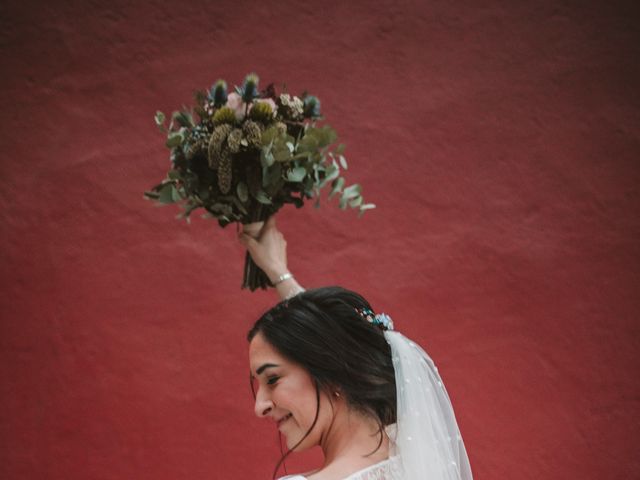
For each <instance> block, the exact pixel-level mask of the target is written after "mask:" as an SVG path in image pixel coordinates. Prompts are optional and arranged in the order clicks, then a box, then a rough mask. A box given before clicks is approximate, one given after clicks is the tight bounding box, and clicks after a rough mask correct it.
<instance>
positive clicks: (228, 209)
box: [145, 74, 375, 290]
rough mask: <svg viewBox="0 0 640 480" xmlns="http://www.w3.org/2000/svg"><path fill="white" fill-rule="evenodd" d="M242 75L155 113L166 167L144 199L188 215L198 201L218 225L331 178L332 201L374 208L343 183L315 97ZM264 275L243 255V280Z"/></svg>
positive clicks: (262, 279) (299, 198) (250, 218)
mask: <svg viewBox="0 0 640 480" xmlns="http://www.w3.org/2000/svg"><path fill="white" fill-rule="evenodd" d="M258 84H259V79H258V76H257V75H255V74H249V75H247V77H246V78H245V80H244V82H243V84H242V86H241V87H236V88H235V91H234V92H232V93H228V91H227V84H226V82H224V81H223V80H218V81H217V82H216V83H215V84H214V85H213V86H212V87H211V89H210V90H209V91H207V92H196V95H195V98H196V105H195V107H193V108H192V109H189V110H187V109H185V110H181V111H176V112H174V113H173V115H172V116H171V119H170V121H169V125H168V126H167V125H166V117H165V115H164V114H163V113H162V112H157V113H156V118H155V120H156V124H157V125H158V127H159V128H160V130H161V131H162V132H163V133H165V134H166V135H167V140H166V146H167V147H168V148H169V150H170V151H171V154H170V158H171V168H170V169H169V172H168V173H167V177H166V178H165V179H164V180H163V181H162V182H161V183H160V184H158V185H156V186H155V187H153V188H152V189H151V190H150V191H148V192H145V196H146V197H147V198H150V199H153V200H156V201H158V202H160V203H163V204H166V203H180V204H182V206H183V208H184V211H183V212H182V213H181V214H180V215H178V216H179V217H180V218H185V219H187V220H188V219H189V215H190V214H191V213H192V212H193V211H194V210H196V209H198V208H203V209H204V210H206V216H210V217H213V218H216V219H217V220H218V223H219V224H220V226H222V227H225V226H227V225H228V224H230V223H233V222H238V223H241V224H243V225H249V224H253V223H256V222H264V221H265V220H266V219H267V218H269V217H270V216H271V215H273V214H275V213H276V212H277V211H278V210H279V209H280V208H281V207H282V206H283V205H285V204H287V203H291V204H293V205H295V206H296V207H298V208H299V207H302V206H303V205H304V201H305V199H312V198H315V201H316V206H319V202H320V190H321V189H322V188H323V187H325V186H328V185H330V187H331V191H330V193H329V198H331V197H332V196H334V195H339V196H340V200H339V207H340V208H341V209H346V208H347V207H350V208H354V209H357V210H359V212H360V214H362V213H364V212H365V211H366V210H368V209H371V208H374V207H375V206H374V205H373V204H367V203H364V201H363V198H362V195H361V191H362V189H361V187H360V185H357V184H354V185H351V186H345V179H344V177H342V176H341V169H344V170H346V169H347V162H346V159H345V157H344V155H343V152H344V145H336V142H337V135H336V132H335V131H334V130H333V129H332V128H331V127H330V126H329V125H327V124H324V125H322V126H320V125H318V122H319V121H320V120H322V117H321V116H320V100H318V98H316V97H315V96H313V95H308V94H306V93H305V94H303V95H301V96H300V97H297V96H292V95H290V94H288V93H281V94H277V93H276V90H275V88H274V86H273V84H271V85H269V86H268V87H267V88H266V89H264V90H263V91H260V90H259V89H258ZM269 285H270V281H269V279H268V278H267V277H266V275H265V274H264V272H262V271H261V270H260V269H259V268H258V267H257V266H256V265H255V264H254V263H253V262H252V260H251V258H250V257H249V256H248V255H247V258H246V262H245V273H244V280H243V284H242V287H243V288H245V287H248V288H250V289H251V290H255V289H256V288H258V287H261V288H266V287H267V286H269Z"/></svg>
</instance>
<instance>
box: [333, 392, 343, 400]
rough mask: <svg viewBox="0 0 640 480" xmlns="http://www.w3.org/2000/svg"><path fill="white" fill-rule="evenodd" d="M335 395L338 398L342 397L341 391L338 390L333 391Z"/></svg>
mask: <svg viewBox="0 0 640 480" xmlns="http://www.w3.org/2000/svg"><path fill="white" fill-rule="evenodd" d="M333 396H334V397H336V400H339V399H340V397H341V395H340V392H338V391H337V390H336V391H335V392H333Z"/></svg>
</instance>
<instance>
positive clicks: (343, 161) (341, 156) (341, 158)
mask: <svg viewBox="0 0 640 480" xmlns="http://www.w3.org/2000/svg"><path fill="white" fill-rule="evenodd" d="M338 160H340V166H341V167H342V168H344V169H345V170H347V169H348V168H349V167H348V166H347V159H346V158H344V156H343V155H338Z"/></svg>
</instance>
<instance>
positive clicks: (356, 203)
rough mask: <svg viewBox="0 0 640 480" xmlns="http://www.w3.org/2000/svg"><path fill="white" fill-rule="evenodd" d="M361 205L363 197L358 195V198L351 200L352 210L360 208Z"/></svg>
mask: <svg viewBox="0 0 640 480" xmlns="http://www.w3.org/2000/svg"><path fill="white" fill-rule="evenodd" d="M360 205H362V195H358V196H357V197H355V198H352V199H351V200H349V206H350V207H351V208H356V207H359V206H360Z"/></svg>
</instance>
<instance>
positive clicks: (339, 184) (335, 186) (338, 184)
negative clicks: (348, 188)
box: [329, 177, 344, 198]
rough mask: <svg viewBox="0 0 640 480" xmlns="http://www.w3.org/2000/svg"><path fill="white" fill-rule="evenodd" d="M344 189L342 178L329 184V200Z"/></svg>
mask: <svg viewBox="0 0 640 480" xmlns="http://www.w3.org/2000/svg"><path fill="white" fill-rule="evenodd" d="M343 187H344V178H343V177H338V178H336V179H335V180H334V181H333V182H331V192H330V193H329V198H331V197H333V196H334V195H335V194H336V193H338V192H341V191H342V188H343Z"/></svg>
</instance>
